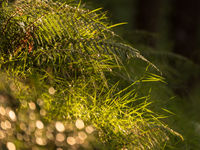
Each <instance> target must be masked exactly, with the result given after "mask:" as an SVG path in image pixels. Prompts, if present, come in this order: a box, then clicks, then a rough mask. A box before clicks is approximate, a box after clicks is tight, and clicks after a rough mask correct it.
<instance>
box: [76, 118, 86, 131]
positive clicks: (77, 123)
mask: <svg viewBox="0 0 200 150" xmlns="http://www.w3.org/2000/svg"><path fill="white" fill-rule="evenodd" d="M75 125H76V127H77V128H78V129H83V128H84V126H85V125H84V122H83V120H81V119H77V120H76V124H75Z"/></svg>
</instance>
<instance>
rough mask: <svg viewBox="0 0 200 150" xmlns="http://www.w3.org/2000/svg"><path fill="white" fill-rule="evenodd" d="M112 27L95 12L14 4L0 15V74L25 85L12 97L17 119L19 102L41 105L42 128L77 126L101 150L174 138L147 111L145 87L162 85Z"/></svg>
mask: <svg viewBox="0 0 200 150" xmlns="http://www.w3.org/2000/svg"><path fill="white" fill-rule="evenodd" d="M114 26H115V25H110V24H109V23H108V22H107V17H106V15H105V13H101V12H99V9H96V10H93V11H89V10H87V9H84V8H82V6H81V5H80V4H78V5H75V4H73V3H59V2H53V1H34V0H32V1H25V0H19V1H17V2H16V3H15V4H12V5H9V6H8V7H6V6H5V7H2V8H1V9H0V32H1V33H0V68H1V71H3V72H5V73H6V76H8V77H10V78H11V79H13V78H14V79H13V80H14V81H16V85H17V84H18V83H23V84H25V85H26V86H28V89H29V90H28V91H27V90H24V89H23V87H22V86H19V88H18V89H21V90H22V91H23V90H24V91H23V92H20V91H18V94H15V95H14V97H15V98H16V100H17V101H18V102H19V106H18V109H17V113H18V112H20V110H23V109H25V108H27V106H24V105H23V103H24V101H33V102H36V101H37V100H38V99H41V100H42V102H44V106H43V107H44V109H45V111H46V112H47V115H46V116H45V117H44V120H45V121H46V122H47V123H50V122H51V121H53V120H61V121H70V122H75V120H77V119H82V120H83V121H84V122H85V123H87V124H88V125H90V124H92V125H93V126H94V127H95V128H96V129H97V131H98V132H97V134H96V136H95V137H96V138H97V139H98V140H99V141H100V142H101V144H102V145H105V146H107V147H108V149H122V148H128V149H160V148H161V147H163V145H165V143H166V142H167V141H168V140H169V137H170V136H171V135H175V136H179V137H181V136H180V135H179V134H178V133H176V132H175V131H173V130H172V129H170V128H168V127H167V125H165V124H164V123H162V122H161V121H160V120H159V118H161V117H163V116H160V115H157V114H156V113H154V112H153V111H152V110H150V109H149V105H150V104H151V101H150V99H151V92H150V91H151V90H150V88H149V87H148V86H145V83H146V82H157V81H161V82H163V78H162V77H161V76H159V75H156V74H153V73H152V72H151V71H150V70H151V69H153V70H154V72H156V71H157V70H158V69H157V68H156V67H155V66H154V65H153V64H152V63H151V62H149V61H148V60H147V59H145V58H144V57H143V56H142V55H141V54H140V52H139V51H138V50H136V49H134V48H132V47H131V46H129V45H126V44H124V43H123V42H122V41H121V39H120V37H119V36H117V35H116V34H115V33H114V32H113V31H112V30H111V28H112V27H114ZM140 64H142V65H140ZM140 66H141V67H140ZM141 87H147V88H148V90H147V92H146V91H145V90H142V88H141ZM3 90H6V88H3ZM11 94H12V93H11ZM15 140H16V139H15ZM4 142H5V141H4ZM15 142H16V141H15ZM30 147H31V146H30ZM102 148H104V147H102Z"/></svg>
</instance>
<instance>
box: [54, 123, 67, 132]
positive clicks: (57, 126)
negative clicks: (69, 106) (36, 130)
mask: <svg viewBox="0 0 200 150" xmlns="http://www.w3.org/2000/svg"><path fill="white" fill-rule="evenodd" d="M55 127H56V130H57V131H58V132H63V131H65V126H64V125H63V123H62V122H60V121H57V122H56V125H55Z"/></svg>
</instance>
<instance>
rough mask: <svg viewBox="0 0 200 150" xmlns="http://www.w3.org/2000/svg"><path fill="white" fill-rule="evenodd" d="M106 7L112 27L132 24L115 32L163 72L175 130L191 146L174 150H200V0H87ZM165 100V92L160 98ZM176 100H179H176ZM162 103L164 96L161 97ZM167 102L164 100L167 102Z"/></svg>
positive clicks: (170, 119) (166, 103)
mask: <svg viewBox="0 0 200 150" xmlns="http://www.w3.org/2000/svg"><path fill="white" fill-rule="evenodd" d="M82 3H85V4H86V7H89V8H90V9H95V8H99V7H102V8H103V10H104V11H107V13H108V17H110V18H111V22H112V23H113V24H115V23H121V22H127V24H126V25H122V26H119V27H116V28H115V31H116V32H117V33H118V34H119V35H120V36H122V37H123V39H124V40H125V41H126V42H127V43H128V44H130V45H132V46H133V47H134V48H136V49H138V50H140V52H141V53H142V54H143V55H144V56H145V57H146V58H148V59H149V60H150V61H151V62H153V63H154V64H155V65H156V66H158V68H159V69H160V70H161V72H162V73H163V76H164V77H165V79H166V82H167V85H166V87H167V90H165V91H164V92H163V93H166V92H169V91H170V93H171V96H172V97H171V99H173V100H172V101H170V100H168V101H166V102H165V103H164V104H165V105H166V106H167V108H168V109H169V110H170V111H172V112H174V113H175V114H176V115H174V116H170V117H169V122H170V124H171V127H172V128H173V129H176V130H177V131H179V132H180V133H181V134H182V135H183V136H184V138H185V141H184V142H183V143H182V142H177V145H176V146H172V147H169V149H191V150H198V149H200V1H199V0H191V1H188V0H179V1H178V0H83V1H82ZM157 94H158V95H162V92H161V93H157ZM173 96H174V97H173ZM160 97H161V100H162V97H163V96H160ZM163 101H164V100H163Z"/></svg>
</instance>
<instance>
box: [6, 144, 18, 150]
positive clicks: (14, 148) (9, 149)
mask: <svg viewBox="0 0 200 150" xmlns="http://www.w3.org/2000/svg"><path fill="white" fill-rule="evenodd" d="M6 147H7V148H8V150H16V147H15V144H14V143H12V142H7V144H6Z"/></svg>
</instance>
